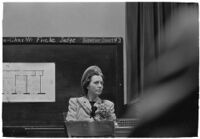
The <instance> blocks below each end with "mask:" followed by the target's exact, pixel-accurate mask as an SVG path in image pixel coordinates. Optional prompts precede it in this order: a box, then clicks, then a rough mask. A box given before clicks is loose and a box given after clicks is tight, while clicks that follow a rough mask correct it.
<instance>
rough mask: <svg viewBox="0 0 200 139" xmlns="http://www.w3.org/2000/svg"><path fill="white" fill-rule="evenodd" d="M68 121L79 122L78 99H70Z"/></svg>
mask: <svg viewBox="0 0 200 139" xmlns="http://www.w3.org/2000/svg"><path fill="white" fill-rule="evenodd" d="M66 120H67V121H76V120H77V102H76V98H70V99H69V106H68V112H67V117H66Z"/></svg>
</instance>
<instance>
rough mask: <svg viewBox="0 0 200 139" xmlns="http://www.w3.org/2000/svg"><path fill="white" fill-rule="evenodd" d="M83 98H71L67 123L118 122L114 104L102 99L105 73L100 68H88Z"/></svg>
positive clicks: (83, 85)
mask: <svg viewBox="0 0 200 139" xmlns="http://www.w3.org/2000/svg"><path fill="white" fill-rule="evenodd" d="M81 87H82V90H83V92H84V96H83V97H79V98H70V100H69V106H68V113H67V117H66V120H67V121H102V120H116V116H115V113H114V104H113V103H112V102H111V101H109V100H102V99H100V97H99V96H100V95H101V93H102V91H103V73H102V71H101V69H100V68H99V67H98V66H90V67H88V68H87V69H86V70H85V72H84V73H83V75H82V79H81Z"/></svg>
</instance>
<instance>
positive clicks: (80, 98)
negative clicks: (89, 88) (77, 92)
mask: <svg viewBox="0 0 200 139" xmlns="http://www.w3.org/2000/svg"><path fill="white" fill-rule="evenodd" d="M77 100H78V101H82V100H85V97H71V98H70V99H69V101H74V102H75V101H77Z"/></svg>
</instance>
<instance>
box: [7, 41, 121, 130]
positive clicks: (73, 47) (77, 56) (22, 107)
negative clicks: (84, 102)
mask: <svg viewBox="0 0 200 139" xmlns="http://www.w3.org/2000/svg"><path fill="white" fill-rule="evenodd" d="M122 53H123V49H122V43H110V44H109V43H108V44H106V43H91V44H86V43H77V44H76V43H74V44H67V43H62V44H61V43H53V44H52V43H49V44H48V43H43V44H40V43H35V44H34V43H30V44H26V43H4V45H3V62H20V63H21V62H25V63H26V62H27V63H42V62H44V63H47V62H53V63H55V73H56V75H55V79H56V81H55V83H56V84H55V87H56V88H55V93H56V95H55V96H56V101H55V102H37V103H35V102H30V103H27V102H20V103H3V126H4V127H8V126H9V127H16V126H17V127H22V128H23V126H32V127H34V126H37V127H39V126H55V127H56V126H62V125H64V122H63V112H67V110H68V100H69V98H70V97H78V96H82V95H83V94H82V91H81V86H80V80H81V76H82V74H83V72H84V70H85V69H86V68H87V67H88V66H91V65H98V66H99V67H100V68H101V69H102V72H103V74H104V76H105V78H104V91H103V94H102V95H101V98H104V99H108V100H111V101H113V102H114V104H115V110H116V114H117V116H119V115H120V111H119V110H120V108H121V107H122V106H123V63H122V62H123V59H122V58H123V57H122Z"/></svg>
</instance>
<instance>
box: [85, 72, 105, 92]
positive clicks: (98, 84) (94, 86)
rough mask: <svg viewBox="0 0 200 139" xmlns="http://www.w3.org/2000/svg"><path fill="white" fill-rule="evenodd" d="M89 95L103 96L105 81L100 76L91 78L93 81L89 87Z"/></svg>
mask: <svg viewBox="0 0 200 139" xmlns="http://www.w3.org/2000/svg"><path fill="white" fill-rule="evenodd" d="M87 89H88V93H89V94H94V95H101V93H102V90H103V79H102V77H101V76H100V75H94V76H92V77H91V81H90V83H89V85H88V87H87Z"/></svg>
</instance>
